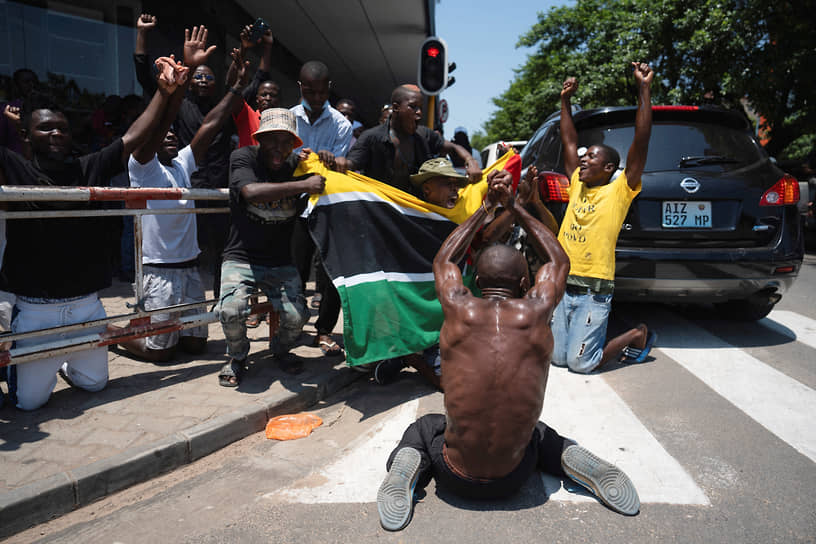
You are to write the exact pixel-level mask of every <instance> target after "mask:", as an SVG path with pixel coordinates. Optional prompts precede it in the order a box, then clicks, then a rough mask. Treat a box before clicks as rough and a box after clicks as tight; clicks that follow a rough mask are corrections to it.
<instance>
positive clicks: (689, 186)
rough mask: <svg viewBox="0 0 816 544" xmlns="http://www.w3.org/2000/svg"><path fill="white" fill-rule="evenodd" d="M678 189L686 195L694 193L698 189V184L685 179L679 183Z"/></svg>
mask: <svg viewBox="0 0 816 544" xmlns="http://www.w3.org/2000/svg"><path fill="white" fill-rule="evenodd" d="M680 187H682V188H683V189H685V190H686V192H687V193H696V192H697V191H698V190H699V189H700V182H699V181H697V180H696V179H694V178H685V179H683V181H681V182H680Z"/></svg>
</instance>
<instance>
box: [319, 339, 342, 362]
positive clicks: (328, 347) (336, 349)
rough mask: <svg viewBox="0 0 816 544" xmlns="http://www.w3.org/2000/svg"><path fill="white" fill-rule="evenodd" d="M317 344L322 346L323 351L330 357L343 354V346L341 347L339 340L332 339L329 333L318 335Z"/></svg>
mask: <svg viewBox="0 0 816 544" xmlns="http://www.w3.org/2000/svg"><path fill="white" fill-rule="evenodd" d="M317 346H318V347H319V348H320V351H322V352H323V355H326V356H328V357H338V356H340V355H343V348H341V347H340V346H339V345H338V344H337V342H335V341H334V340H332V339H331V336H328V335H321V336H318V337H317Z"/></svg>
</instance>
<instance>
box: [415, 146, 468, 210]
mask: <svg viewBox="0 0 816 544" xmlns="http://www.w3.org/2000/svg"><path fill="white" fill-rule="evenodd" d="M411 184H413V186H414V189H415V190H416V191H417V194H418V195H419V196H420V197H421V198H422V199H423V200H425V201H426V202H430V203H431V204H433V205H434V206H439V207H441V208H448V209H451V208H453V207H454V206H456V202H457V201H458V200H459V189H461V188H462V187H464V186H465V185H467V184H468V177H467V176H464V175H462V174H460V173H459V172H457V171H456V169H454V168H453V164H452V163H451V161H449V160H448V159H443V158H438V159H430V160H427V161H425V162H424V163H422V166H420V167H419V172H417V173H416V174H414V175H412V176H411Z"/></svg>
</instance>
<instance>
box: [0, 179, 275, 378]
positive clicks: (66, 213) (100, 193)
mask: <svg viewBox="0 0 816 544" xmlns="http://www.w3.org/2000/svg"><path fill="white" fill-rule="evenodd" d="M228 198H229V191H228V190H227V189H183V188H160V189H159V188H114V187H39V186H36V187H35V186H12V185H4V186H0V202H35V201H39V202H49V201H51V202H53V201H56V202H100V201H108V202H110V201H124V203H125V208H124V209H112V210H51V211H5V210H0V219H7V220H8V219H10V220H25V219H43V218H57V217H112V216H133V217H137V218H138V217H141V216H143V215H164V214H191V213H192V214H212V213H228V212H229V208H226V207H225V208H171V209H168V208H164V209H155V210H154V209H147V201H148V200H227V199H228ZM133 230H134V237H133V238H134V243H133V246H134V256H135V266H134V268H135V273H134V277H135V282H134V292H135V298H136V300H135V302H134V303H132V304H131V303H126V305H127V307H128V308H132V309H134V312H133V313H130V314H123V315H117V316H113V317H106V318H104V319H97V320H94V321H85V322H82V323H75V324H73V325H65V326H62V327H52V328H48V329H40V330H35V331H29V332H24V333H5V334H0V342H12V341H15V340H23V339H29V338H38V337H44V336H50V335H54V334H61V333H67V332H76V331H82V330H86V331H89V332H87V334H81V335H78V336H75V337H73V338H69V339H59V340H51V341H46V342H41V343H38V344H32V345H30V346H26V347H22V348H15V349H11V350H8V351H0V367H4V366H9V365H15V364H23V363H27V362H30V361H36V360H38V359H43V358H45V357H51V356H55V355H64V354H67V353H72V352H76V351H82V350H86V349H91V348H95V347H103V346H108V345H111V344H118V343H121V342H126V341H128V340H134V339H137V338H145V337H147V336H154V335H157V334H164V333H168V332H173V331H178V330H183V329H189V328H193V327H198V326H201V325H207V324H209V323H213V322H215V321H217V318H216V316H215V314H214V313H213V312H207V311H202V312H200V313H196V314H193V315H187V316H183V317H178V318H171V319H169V320H164V321H157V322H151V321H150V316H151V315H153V314H158V313H175V312H181V311H184V310H189V309H192V308H198V307H206V306H207V305H209V304H214V303H215V302H217V301H215V300H212V299H211V300H204V301H202V302H195V303H190V304H180V305H176V306H168V307H165V308H156V309H153V310H146V309H145V308H144V286H143V282H142V226H141V221H134V222H133ZM272 310H273V309H272V305H271V304H269V303H264V304H255V305H253V306H252V307H251V310H250V313H252V314H257V313H265V312H268V311H272ZM124 320H129V324H128V326H126V327H122V328H117V329H116V330H111V329H109V328H106V329H105V330H104V331H102V332H90V330H91V329H94V328H97V327H102V326H107V325H109V324H111V323H114V322H117V321H124Z"/></svg>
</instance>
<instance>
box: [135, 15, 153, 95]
mask: <svg viewBox="0 0 816 544" xmlns="http://www.w3.org/2000/svg"><path fill="white" fill-rule="evenodd" d="M157 23H158V20H157V19H156V16H155V15H150V14H149V13H142V14H141V15H140V16H139V18H138V19H136V46H135V47H134V48H133V63H134V65H135V68H136V81H138V82H139V85H141V86H142V89H144V91H145V94H147V95H151V94H153V93H154V92H156V80H155V79H154V78H153V73H152V72H151V69H150V62H149V60H148V58H147V35H148V33H149V32H150V31H151V30H153V29H154V28H155V27H156V24H157Z"/></svg>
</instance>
